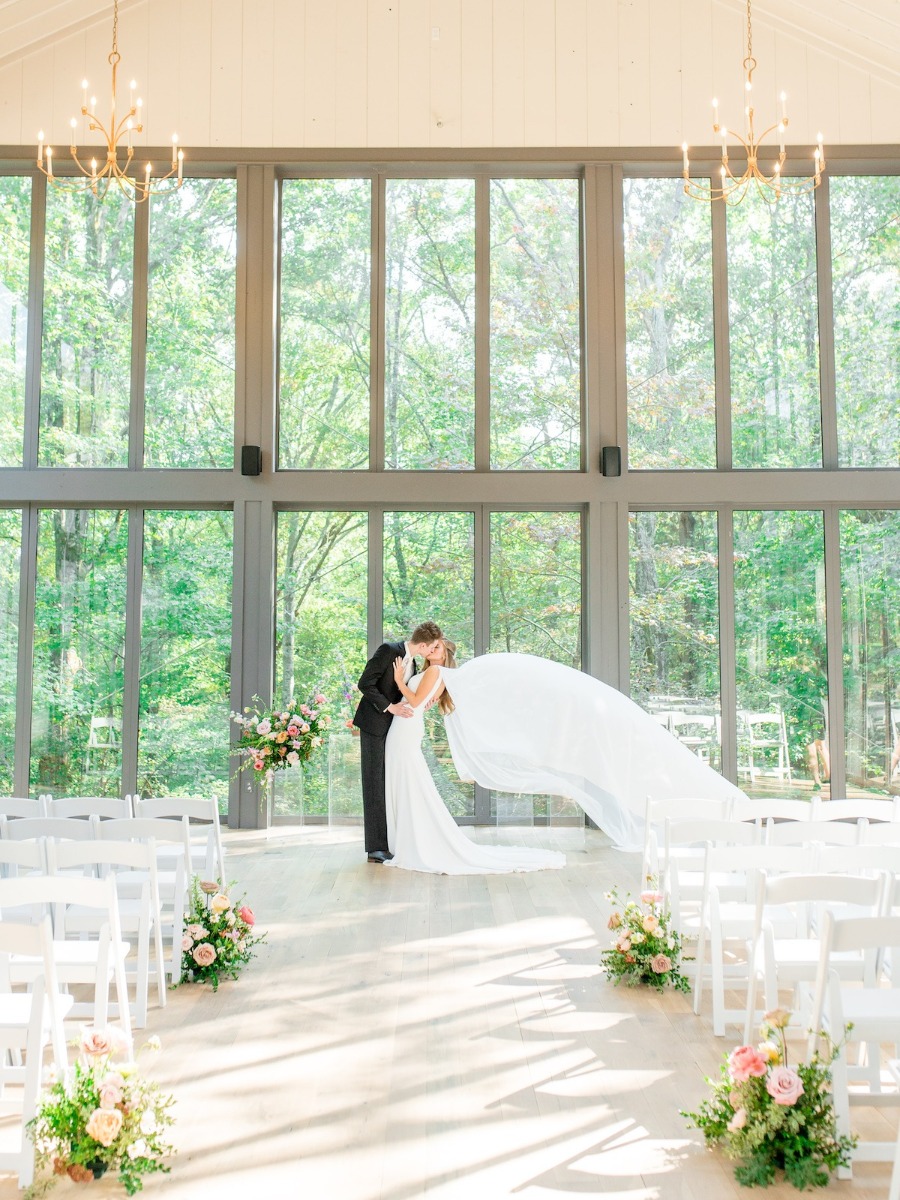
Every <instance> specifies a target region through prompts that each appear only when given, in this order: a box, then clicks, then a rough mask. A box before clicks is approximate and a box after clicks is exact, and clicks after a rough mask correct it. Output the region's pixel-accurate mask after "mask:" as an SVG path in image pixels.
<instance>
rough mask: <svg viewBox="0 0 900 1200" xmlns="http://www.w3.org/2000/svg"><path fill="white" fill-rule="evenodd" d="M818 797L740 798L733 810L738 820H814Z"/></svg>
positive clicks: (733, 814)
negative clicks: (792, 798) (801, 798)
mask: <svg viewBox="0 0 900 1200" xmlns="http://www.w3.org/2000/svg"><path fill="white" fill-rule="evenodd" d="M818 804H819V802H818V798H817V797H815V796H814V797H813V798H812V800H782V799H780V798H779V797H777V796H772V797H768V796H762V797H760V798H759V799H757V798H755V797H754V798H753V799H752V800H738V801H736V802H735V805H734V808H733V810H732V816H733V817H734V819H735V820H736V821H768V820H776V821H813V820H815V818H816V813H817V811H818Z"/></svg>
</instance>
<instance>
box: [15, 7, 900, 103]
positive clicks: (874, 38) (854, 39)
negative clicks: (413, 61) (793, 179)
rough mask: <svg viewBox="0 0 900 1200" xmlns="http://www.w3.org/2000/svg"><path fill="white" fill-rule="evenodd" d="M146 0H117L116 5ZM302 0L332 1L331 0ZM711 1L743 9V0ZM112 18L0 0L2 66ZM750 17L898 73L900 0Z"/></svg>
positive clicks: (777, 10) (889, 74) (100, 10)
mask: <svg viewBox="0 0 900 1200" xmlns="http://www.w3.org/2000/svg"><path fill="white" fill-rule="evenodd" d="M423 2H424V0H423ZM591 2H592V0H588V3H589V4H590V3H591ZM146 3H147V0H119V11H120V13H122V14H125V13H127V12H128V10H129V9H131V8H137V7H139V6H141V5H143V4H146ZM150 3H151V4H152V0H150ZM306 3H307V7H309V6H312V5H314V4H321V5H325V6H331V5H332V4H333V3H334V0H306ZM526 3H527V0H526ZM620 3H621V0H620ZM715 3H716V4H718V5H719V6H720V7H722V8H724V9H728V10H730V11H733V12H740V13H744V12H745V11H746V3H745V0H715ZM111 18H112V5H111V4H110V3H109V2H108V0H55V3H47V2H46V0H0V67H2V66H5V65H7V64H9V63H12V62H15V61H17V60H19V59H22V58H24V57H26V56H28V55H30V54H34V53H35V52H36V51H39V50H43V49H46V48H47V47H48V46H51V45H52V44H53V43H55V42H58V41H60V40H62V39H64V38H66V37H69V36H70V35H72V34H75V33H80V32H82V31H83V30H85V29H88V28H90V27H92V26H95V25H98V24H104V23H105V24H108V25H109V26H110V29H111V28H112V24H111ZM753 20H754V27H766V26H767V27H769V28H771V29H774V30H778V31H780V32H782V33H786V34H788V35H790V36H791V37H794V38H796V39H797V40H798V41H801V42H804V43H806V44H807V45H808V46H812V47H814V48H815V49H818V50H821V51H824V52H825V53H827V54H829V55H832V56H833V57H835V58H837V59H840V60H842V61H845V62H848V63H850V64H851V65H852V66H855V67H858V68H861V69H862V70H865V71H867V72H869V73H870V74H873V75H875V76H878V77H880V78H883V79H884V80H885V82H888V83H896V82H897V80H898V79H900V0H753Z"/></svg>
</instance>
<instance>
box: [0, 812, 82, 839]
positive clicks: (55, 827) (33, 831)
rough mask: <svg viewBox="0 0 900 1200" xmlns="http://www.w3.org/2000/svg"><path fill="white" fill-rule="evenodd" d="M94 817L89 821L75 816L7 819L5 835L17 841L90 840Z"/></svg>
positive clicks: (4, 828) (4, 827) (4, 829)
mask: <svg viewBox="0 0 900 1200" xmlns="http://www.w3.org/2000/svg"><path fill="white" fill-rule="evenodd" d="M94 825H95V822H94V820H93V819H88V820H87V821H82V820H79V819H77V818H75V817H25V818H23V819H22V820H20V821H7V822H6V823H5V825H4V826H3V837H4V838H8V839H12V840H15V841H20V842H21V841H27V840H30V839H31V838H48V837H52V838H57V839H60V840H64V841H70V840H71V841H74V840H76V839H77V840H79V841H90V839H91V838H92V837H93V836H94Z"/></svg>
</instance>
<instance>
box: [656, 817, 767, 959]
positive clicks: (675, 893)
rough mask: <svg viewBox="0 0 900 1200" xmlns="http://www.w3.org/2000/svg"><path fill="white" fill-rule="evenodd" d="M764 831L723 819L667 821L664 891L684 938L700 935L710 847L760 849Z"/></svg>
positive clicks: (738, 885) (738, 884)
mask: <svg viewBox="0 0 900 1200" xmlns="http://www.w3.org/2000/svg"><path fill="white" fill-rule="evenodd" d="M760 832H761V831H760V828H759V827H758V826H757V825H755V824H748V823H747V822H745V821H732V820H725V819H722V818H714V819H688V818H672V817H667V818H666V820H665V822H664V837H663V852H662V855H661V856H660V867H661V872H662V873H661V876H660V878H661V881H662V882H661V890H662V892H663V894H664V895H665V896H666V899H667V901H668V905H669V908H670V910H671V913H672V926H673V928H674V929H676V930H677V931H678V933H679V934H680V935H681V936H685V935H688V936H690V935H691V934H693V933H698V932H699V918H700V906H701V901H702V898H703V886H704V872H705V868H706V847H707V845H708V844H709V845H713V846H753V845H759V839H760ZM733 886H734V897H735V898H738V897H739V896H740V895H741V894H742V890H743V886H744V881H743V879H740V880H735V881H734V883H733Z"/></svg>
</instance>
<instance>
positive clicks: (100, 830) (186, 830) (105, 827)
mask: <svg viewBox="0 0 900 1200" xmlns="http://www.w3.org/2000/svg"><path fill="white" fill-rule="evenodd" d="M97 836H98V837H99V838H103V839H108V840H110V841H115V842H119V841H124V842H132V841H140V842H146V841H149V840H150V839H152V840H153V841H154V842H156V843H160V844H162V845H172V844H176V845H178V847H179V848H180V850H181V854H182V856H183V858H184V869H185V872H186V873H187V877H188V878H190V873H191V838H190V825H189V823H188V818H187V817H180V818H176V817H129V818H127V819H125V818H123V819H122V820H114V821H101V822H100V823H99V824H98V826H97Z"/></svg>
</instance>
